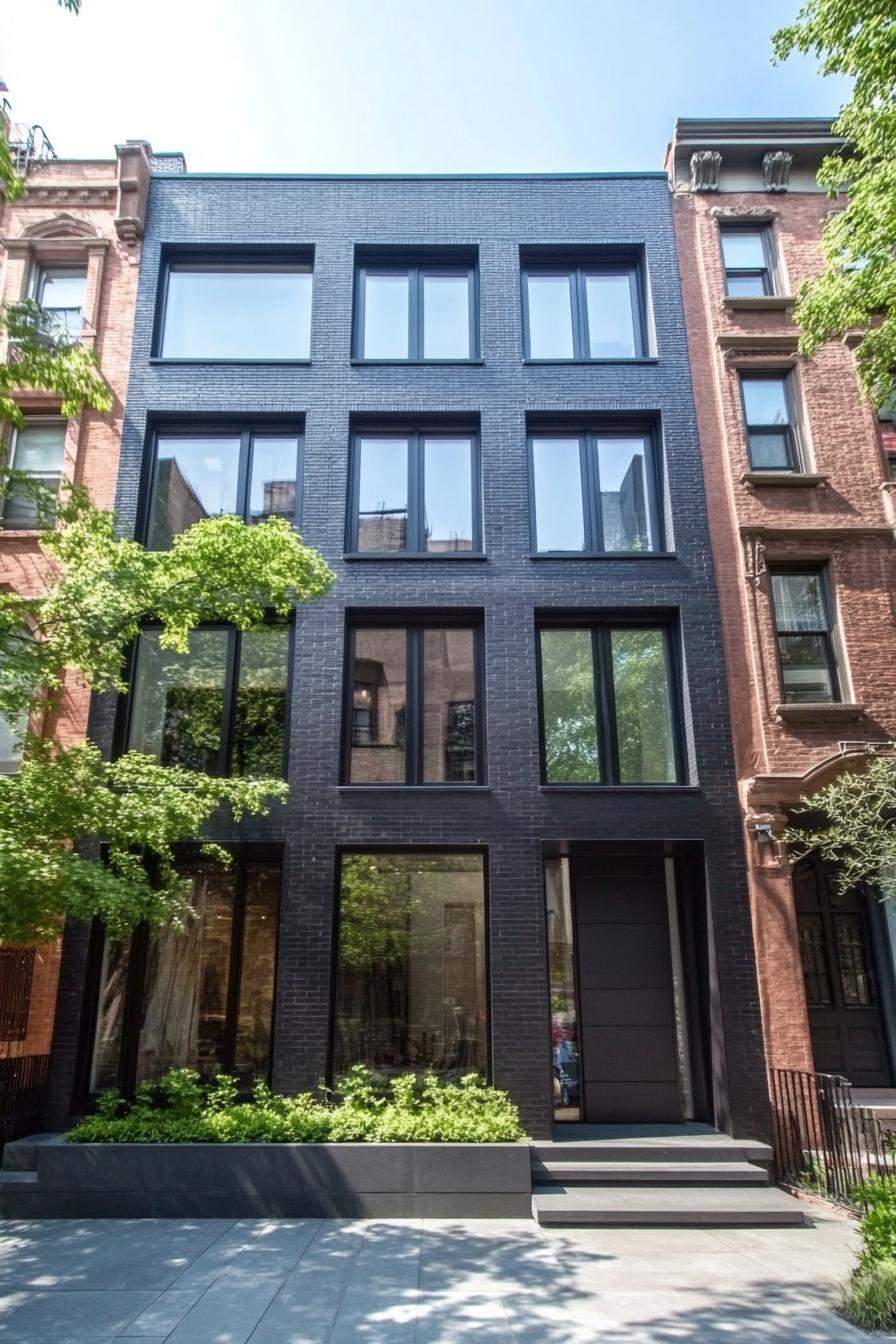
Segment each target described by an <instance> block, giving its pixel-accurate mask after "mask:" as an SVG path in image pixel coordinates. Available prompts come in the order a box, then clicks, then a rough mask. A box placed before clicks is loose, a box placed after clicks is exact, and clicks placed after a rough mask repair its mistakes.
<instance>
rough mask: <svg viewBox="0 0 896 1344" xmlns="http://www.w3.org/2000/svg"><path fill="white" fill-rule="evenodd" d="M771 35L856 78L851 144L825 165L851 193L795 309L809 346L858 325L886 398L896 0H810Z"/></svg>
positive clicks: (879, 394)
mask: <svg viewBox="0 0 896 1344" xmlns="http://www.w3.org/2000/svg"><path fill="white" fill-rule="evenodd" d="M772 42H773V45H774V51H775V57H776V59H777V60H778V61H782V60H785V59H786V58H787V57H788V56H790V55H791V54H792V53H793V52H794V51H797V52H800V53H802V54H803V55H806V54H809V53H812V54H814V55H815V56H816V57H817V58H818V59H819V61H820V63H821V70H822V73H823V74H826V75H829V74H841V75H848V76H850V77H851V78H852V79H853V80H854V81H855V83H854V86H853V93H852V97H851V98H850V100H849V102H847V103H846V105H845V106H844V107H843V108H842V109H841V112H840V115H839V117H838V118H837V120H836V121H835V123H834V127H833V129H834V133H835V134H837V135H840V136H842V137H843V138H844V139H845V141H846V142H847V148H846V150H845V151H844V152H843V153H836V154H831V155H828V157H827V158H825V160H824V161H823V163H822V165H821V168H820V170H819V174H818V180H819V182H820V183H821V185H822V186H824V187H826V188H827V190H828V192H829V193H830V195H831V196H837V195H838V193H840V192H841V191H844V190H848V195H847V197H846V200H845V205H844V208H843V209H842V210H840V211H838V212H837V213H836V214H834V215H833V216H832V217H831V218H830V219H829V220H828V222H827V224H826V225H825V229H824V233H823V237H822V248H823V251H824V256H825V261H826V267H825V270H824V273H823V274H822V275H821V276H819V277H817V278H816V279H814V280H810V281H808V282H807V283H805V284H804V285H803V286H802V288H801V290H800V293H799V297H798V302H797V305H796V310H795V315H796V320H797V322H798V324H799V326H800V328H801V335H800V350H801V352H802V353H803V354H804V355H814V354H815V353H816V351H817V350H818V349H819V348H820V347H821V346H822V345H823V344H824V343H825V342H826V341H829V340H831V339H832V338H833V337H835V336H840V335H843V334H844V333H845V332H847V331H850V330H854V329H858V331H859V332H861V339H860V341H859V344H858V346H857V348H856V361H857V367H858V372H859V376H860V378H861V381H862V385H863V387H864V389H865V393H866V395H867V396H868V398H869V400H870V401H871V403H872V405H874V406H876V407H880V406H884V405H885V404H887V403H889V402H890V401H891V399H892V398H893V396H894V394H896V8H894V6H893V0H808V3H807V4H806V5H805V6H804V7H803V8H802V9H801V10H800V12H799V14H798V15H797V18H796V20H795V22H794V23H792V24H790V25H788V26H787V27H785V28H781V29H780V30H779V31H778V32H776V33H775V34H774V36H773V38H772Z"/></svg>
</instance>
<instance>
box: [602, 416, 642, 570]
mask: <svg viewBox="0 0 896 1344" xmlns="http://www.w3.org/2000/svg"><path fill="white" fill-rule="evenodd" d="M597 455H598V480H599V483H600V513H601V527H602V530H603V549H604V550H605V551H649V550H652V549H653V538H652V536H651V531H650V514H649V510H648V504H647V473H646V465H645V463H646V455H647V444H646V442H645V440H644V439H642V438H637V439H617V438H610V439H598V440H597Z"/></svg>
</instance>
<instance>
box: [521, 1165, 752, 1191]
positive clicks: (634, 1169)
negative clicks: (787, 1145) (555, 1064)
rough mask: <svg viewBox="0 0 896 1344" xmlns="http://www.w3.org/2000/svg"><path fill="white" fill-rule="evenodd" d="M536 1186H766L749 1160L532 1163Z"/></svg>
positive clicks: (533, 1178)
mask: <svg viewBox="0 0 896 1344" xmlns="http://www.w3.org/2000/svg"><path fill="white" fill-rule="evenodd" d="M532 1180H533V1182H535V1183H536V1184H538V1185H591V1186H606V1185H658V1186H664V1185H669V1186H671V1185H706V1186H712V1185H745V1186H755V1185H768V1180H769V1176H768V1172H767V1171H766V1169H765V1168H764V1167H757V1166H755V1165H754V1164H753V1163H752V1162H644V1161H640V1162H565V1161H564V1162H556V1161H554V1159H553V1158H549V1159H548V1160H547V1161H541V1160H539V1159H538V1158H535V1159H533V1162H532Z"/></svg>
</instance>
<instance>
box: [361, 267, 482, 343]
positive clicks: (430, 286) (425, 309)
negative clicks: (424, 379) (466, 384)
mask: <svg viewBox="0 0 896 1344" xmlns="http://www.w3.org/2000/svg"><path fill="white" fill-rule="evenodd" d="M477 328H478V321H477V295H476V263H475V260H474V259H473V258H472V257H471V256H470V254H469V253H466V252H462V253H459V254H458V255H457V256H456V257H451V256H449V255H446V254H445V253H440V254H439V255H438V256H435V255H433V256H432V257H431V258H430V259H428V260H427V258H426V257H425V256H424V255H423V254H420V255H413V256H407V255H405V254H401V255H397V256H393V255H386V254H385V253H373V254H369V255H364V254H362V255H361V256H359V259H358V265H357V273H356V285H355V339H354V352H355V357H356V358H357V359H372V360H427V359H431V360H436V361H440V362H441V361H448V362H450V361H452V360H461V361H463V360H470V359H475V358H476V357H477V356H478V354H479V348H478V331H477Z"/></svg>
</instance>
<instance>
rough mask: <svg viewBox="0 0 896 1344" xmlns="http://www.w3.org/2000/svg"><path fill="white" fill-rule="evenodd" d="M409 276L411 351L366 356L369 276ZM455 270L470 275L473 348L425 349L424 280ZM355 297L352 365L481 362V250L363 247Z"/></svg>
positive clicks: (356, 272) (357, 261) (358, 255)
mask: <svg viewBox="0 0 896 1344" xmlns="http://www.w3.org/2000/svg"><path fill="white" fill-rule="evenodd" d="M377 274H379V275H406V276H408V353H407V356H406V357H403V356H401V355H370V356H368V355H365V353H364V317H365V285H366V280H367V276H368V275H377ZM438 274H442V275H455V276H458V277H460V276H466V278H467V282H468V284H467V311H468V320H469V341H470V352H469V354H468V355H465V356H456V357H452V356H450V355H447V356H446V355H433V356H430V357H427V356H426V355H424V353H423V336H424V318H423V307H424V298H423V281H424V277H426V276H428V275H438ZM353 297H354V302H353V305H352V311H353V317H352V343H351V357H352V363H353V364H436V365H438V364H460V365H463V364H477V363H480V362H481V353H480V351H481V346H480V337H479V250H478V248H470V247H464V246H460V247H455V248H432V249H426V248H424V249H417V248H410V249H408V248H396V249H391V248H358V249H356V251H355V270H354V296H353Z"/></svg>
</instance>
